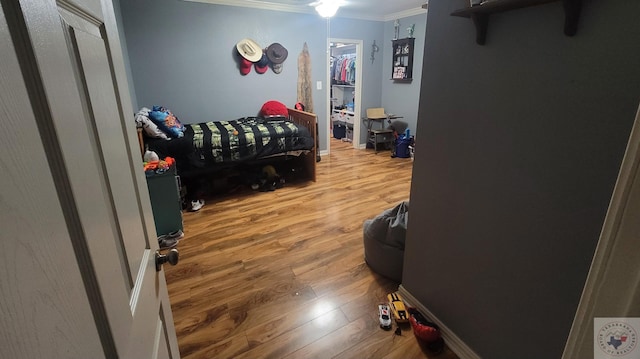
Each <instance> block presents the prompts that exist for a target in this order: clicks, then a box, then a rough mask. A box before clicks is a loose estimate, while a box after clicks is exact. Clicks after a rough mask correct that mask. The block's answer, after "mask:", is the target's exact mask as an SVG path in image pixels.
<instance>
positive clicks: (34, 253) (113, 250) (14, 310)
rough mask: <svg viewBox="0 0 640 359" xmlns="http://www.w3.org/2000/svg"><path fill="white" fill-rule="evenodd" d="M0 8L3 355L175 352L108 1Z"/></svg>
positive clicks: (27, 1) (29, 0) (134, 356)
mask: <svg viewBox="0 0 640 359" xmlns="http://www.w3.org/2000/svg"><path fill="white" fill-rule="evenodd" d="M0 6H1V7H2V9H1V10H2V11H1V12H0V46H1V48H2V51H1V52H0V60H1V61H2V62H1V66H0V80H1V81H0V91H1V92H0V116H1V117H2V120H1V121H2V123H3V125H4V126H2V128H3V129H2V130H0V181H2V184H3V185H2V189H1V190H0V211H1V212H0V225H1V229H0V233H2V234H1V236H2V237H1V238H2V249H1V250H0V271H1V275H0V291H1V293H2V295H1V298H0V357H2V358H12V359H13V358H16V359H21V358H29V359H31V358H108V359H111V358H131V359H142V358H179V353H178V349H177V340H176V335H175V329H174V328H173V318H172V315H171V308H170V304H169V300H168V295H167V289H166V283H165V279H164V273H163V271H160V272H157V271H156V267H155V253H156V250H157V242H156V241H155V237H156V233H155V229H154V224H153V217H152V212H151V208H150V202H149V195H148V192H147V188H146V182H145V178H144V174H143V172H142V161H141V159H140V153H139V150H138V145H137V140H136V134H135V126H134V125H133V120H132V117H133V110H132V108H131V102H130V98H129V94H128V87H127V80H126V77H125V76H124V65H123V61H122V53H121V48H120V43H119V39H118V32H117V27H116V23H115V17H114V13H113V7H112V4H111V2H110V1H109V0H105V1H103V2H101V1H100V0H77V1H72V0H59V1H55V0H40V1H33V0H22V1H20V2H18V1H1V2H0Z"/></svg>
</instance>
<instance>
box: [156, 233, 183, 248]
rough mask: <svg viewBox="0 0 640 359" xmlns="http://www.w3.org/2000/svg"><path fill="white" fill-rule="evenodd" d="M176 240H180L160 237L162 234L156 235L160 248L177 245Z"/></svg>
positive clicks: (178, 240)
mask: <svg viewBox="0 0 640 359" xmlns="http://www.w3.org/2000/svg"><path fill="white" fill-rule="evenodd" d="M178 242H180V239H179V238H162V236H160V237H158V247H160V249H168V248H173V247H175V246H177V245H178Z"/></svg>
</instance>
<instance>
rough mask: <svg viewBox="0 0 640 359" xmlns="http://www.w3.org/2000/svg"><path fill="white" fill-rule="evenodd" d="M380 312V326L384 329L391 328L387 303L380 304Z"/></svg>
mask: <svg viewBox="0 0 640 359" xmlns="http://www.w3.org/2000/svg"><path fill="white" fill-rule="evenodd" d="M378 312H379V313H380V315H379V317H378V319H380V328H382V329H384V330H389V329H391V316H390V315H389V306H388V305H386V304H380V305H378Z"/></svg>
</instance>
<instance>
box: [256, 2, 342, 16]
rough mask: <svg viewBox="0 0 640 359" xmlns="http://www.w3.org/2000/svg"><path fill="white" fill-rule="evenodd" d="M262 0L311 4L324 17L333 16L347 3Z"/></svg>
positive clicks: (301, 4)
mask: <svg viewBox="0 0 640 359" xmlns="http://www.w3.org/2000/svg"><path fill="white" fill-rule="evenodd" d="M262 2H270V3H276V4H284V5H291V6H311V7H313V8H315V9H316V11H317V12H318V14H319V15H320V16H322V17H331V16H333V15H335V14H336V12H337V11H338V8H339V7H340V6H342V5H344V4H345V3H344V1H343V0H267V1H262Z"/></svg>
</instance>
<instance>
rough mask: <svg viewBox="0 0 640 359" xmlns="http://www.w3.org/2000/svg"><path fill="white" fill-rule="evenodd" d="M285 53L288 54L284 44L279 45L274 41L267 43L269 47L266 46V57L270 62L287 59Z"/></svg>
mask: <svg viewBox="0 0 640 359" xmlns="http://www.w3.org/2000/svg"><path fill="white" fill-rule="evenodd" d="M287 55H289V52H288V51H287V49H285V48H284V46H282V45H280V44H279V43H277V42H274V43H273V44H271V45H269V47H267V57H268V58H269V61H271V63H272V64H281V63H283V62H284V60H286V59H287Z"/></svg>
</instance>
